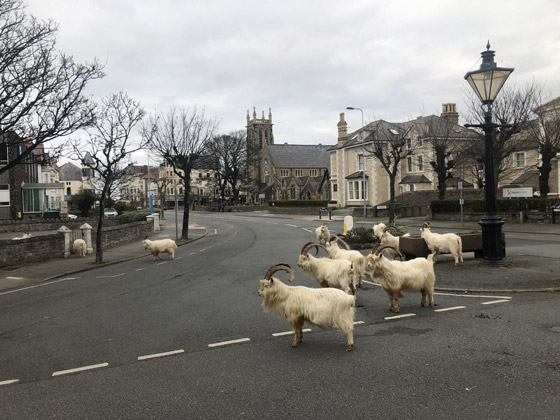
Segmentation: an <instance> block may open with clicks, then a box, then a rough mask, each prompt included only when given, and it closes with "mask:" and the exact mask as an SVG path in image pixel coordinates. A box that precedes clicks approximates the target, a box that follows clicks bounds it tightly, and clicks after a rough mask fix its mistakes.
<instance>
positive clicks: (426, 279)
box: [257, 223, 463, 351]
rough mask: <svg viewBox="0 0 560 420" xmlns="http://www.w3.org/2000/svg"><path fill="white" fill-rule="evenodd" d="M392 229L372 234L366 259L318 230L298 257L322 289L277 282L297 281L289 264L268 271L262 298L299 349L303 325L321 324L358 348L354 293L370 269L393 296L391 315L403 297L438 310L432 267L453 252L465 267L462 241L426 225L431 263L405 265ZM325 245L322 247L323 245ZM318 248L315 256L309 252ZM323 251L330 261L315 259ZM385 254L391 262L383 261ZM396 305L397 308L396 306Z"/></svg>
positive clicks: (262, 283)
mask: <svg viewBox="0 0 560 420" xmlns="http://www.w3.org/2000/svg"><path fill="white" fill-rule="evenodd" d="M391 230H396V228H395V227H394V226H386V225H385V224H383V223H376V224H374V226H373V234H374V236H375V237H376V238H377V239H378V241H379V244H378V245H377V246H376V247H374V248H373V250H372V251H371V253H370V254H369V255H367V256H365V255H363V254H362V253H360V252H359V251H356V250H351V249H350V247H349V246H348V244H347V243H346V242H345V241H344V239H343V238H344V237H343V236H342V235H336V236H331V235H330V232H329V229H328V227H327V224H326V223H325V224H323V225H322V226H320V227H318V228H317V229H316V231H315V233H316V234H317V241H316V242H308V243H306V244H305V245H304V246H303V248H302V250H301V253H300V256H299V260H298V267H299V268H301V270H302V271H303V272H304V274H305V275H306V276H308V277H309V278H311V279H313V280H316V281H317V282H318V283H319V285H320V286H321V288H320V289H315V288H311V287H305V286H288V285H286V284H284V283H282V281H280V280H279V279H278V278H276V277H272V275H273V274H274V273H276V272H277V271H280V270H282V271H285V272H287V273H288V274H289V275H290V280H289V281H290V282H293V281H294V279H295V274H294V270H293V269H292V268H291V267H290V266H289V265H288V264H276V265H274V266H272V267H270V268H269V269H268V271H267V272H266V274H265V276H264V279H262V280H260V287H259V289H258V292H257V293H258V295H259V296H262V298H263V302H262V306H263V308H264V310H265V311H266V312H270V313H275V314H277V315H279V316H281V317H282V318H284V319H285V320H286V321H287V322H288V323H289V324H290V325H292V327H293V331H294V339H293V341H292V346H293V347H296V346H297V345H298V343H300V342H301V341H302V340H303V325H304V323H308V324H313V325H317V326H318V327H321V328H324V329H337V330H339V331H341V332H342V334H344V335H346V351H351V350H352V348H353V347H354V312H355V306H356V297H355V291H356V288H359V287H360V286H361V284H362V281H363V280H364V278H365V276H366V265H367V267H368V268H369V270H370V271H369V274H370V276H371V278H372V279H373V281H374V282H376V283H377V284H379V285H381V286H382V287H383V290H385V292H386V293H387V295H388V296H389V311H391V310H394V311H395V312H399V310H400V305H399V298H401V297H402V296H403V295H402V293H401V292H403V291H405V292H420V293H421V294H422V300H421V302H420V303H421V305H422V306H424V305H425V304H426V296H428V299H429V305H430V306H431V307H433V306H434V284H435V280H436V276H435V273H434V262H435V260H436V256H437V254H438V253H450V254H451V255H453V257H454V258H455V265H458V264H459V263H462V262H463V255H462V242H461V237H460V236H458V235H456V234H454V233H445V234H438V233H433V232H431V230H430V224H429V223H424V224H423V225H422V228H421V237H422V238H423V239H424V241H425V242H426V245H427V246H428V249H429V250H430V252H431V254H430V255H428V257H427V258H422V257H418V258H414V259H411V260H408V261H405V258H404V257H403V255H402V254H401V253H400V251H399V236H394V235H393V234H391ZM323 244H324V245H323ZM313 248H314V249H315V250H316V252H315V256H313V255H311V253H310V252H309V251H310V250H312V249H313ZM319 249H324V250H325V251H326V252H327V253H328V255H329V257H328V258H317V256H316V255H317V254H318V252H319ZM383 250H386V252H387V254H389V256H390V257H391V258H388V257H387V256H384V255H383V254H382V253H381V251H383ZM393 301H394V303H393Z"/></svg>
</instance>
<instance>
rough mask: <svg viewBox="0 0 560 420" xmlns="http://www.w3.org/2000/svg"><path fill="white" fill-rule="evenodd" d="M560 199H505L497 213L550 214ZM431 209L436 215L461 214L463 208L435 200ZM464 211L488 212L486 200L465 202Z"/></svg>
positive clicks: (498, 206) (500, 203)
mask: <svg viewBox="0 0 560 420" xmlns="http://www.w3.org/2000/svg"><path fill="white" fill-rule="evenodd" d="M559 205H560V199H558V198H527V199H524V198H503V199H498V200H496V211H497V212H499V213H516V212H519V211H522V210H537V211H540V212H550V211H551V208H552V207H555V206H559ZM430 207H431V209H432V211H433V212H434V213H459V212H460V211H461V206H460V204H459V200H457V199H454V200H435V201H432V202H431V204H430ZM463 210H464V211H466V212H473V213H484V212H485V211H486V201H485V200H465V204H464V206H463Z"/></svg>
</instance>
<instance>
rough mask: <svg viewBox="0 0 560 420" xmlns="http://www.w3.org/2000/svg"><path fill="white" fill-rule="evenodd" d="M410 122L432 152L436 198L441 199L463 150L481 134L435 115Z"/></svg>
mask: <svg viewBox="0 0 560 420" xmlns="http://www.w3.org/2000/svg"><path fill="white" fill-rule="evenodd" d="M412 123H413V124H414V125H415V126H416V128H417V130H418V131H419V134H418V138H419V139H421V140H422V141H423V142H425V143H427V146H428V147H429V149H431V151H432V153H433V160H431V161H430V166H431V167H432V168H433V169H434V172H435V173H436V177H437V189H438V198H439V199H440V200H443V199H444V198H445V192H446V190H447V184H446V181H447V180H449V179H451V178H453V176H454V169H455V168H457V167H458V166H460V165H461V160H462V158H463V155H464V152H465V151H466V150H468V149H469V148H470V146H471V145H472V142H473V140H476V141H481V136H480V135H479V134H477V133H476V132H475V131H472V130H467V129H466V128H464V127H461V126H459V125H457V124H453V123H452V122H450V121H448V120H446V119H445V118H441V117H437V116H435V115H431V116H429V117H425V118H422V119H421V123H420V124H419V123H418V122H417V121H414V122H412Z"/></svg>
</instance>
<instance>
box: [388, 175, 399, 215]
mask: <svg viewBox="0 0 560 420" xmlns="http://www.w3.org/2000/svg"><path fill="white" fill-rule="evenodd" d="M396 178H397V175H396V174H390V175H389V224H390V225H392V224H393V223H394V221H395V180H396Z"/></svg>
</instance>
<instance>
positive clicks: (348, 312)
mask: <svg viewBox="0 0 560 420" xmlns="http://www.w3.org/2000/svg"><path fill="white" fill-rule="evenodd" d="M278 270H284V271H286V272H287V273H290V281H291V282H292V281H294V277H295V276H294V271H293V270H292V268H291V267H290V266H289V265H287V264H277V265H274V266H272V267H270V268H269V269H268V271H267V272H266V274H265V276H264V279H263V280H261V281H260V287H259V290H258V291H257V293H258V295H259V296H262V297H263V301H262V307H263V309H264V310H265V311H266V312H269V313H275V314H277V315H279V316H281V317H282V318H284V319H285V320H286V321H287V322H288V323H289V324H291V325H292V328H293V330H294V339H293V341H292V347H297V345H298V343H301V342H302V341H303V325H304V324H305V323H308V324H313V325H317V326H318V327H321V328H324V329H337V330H340V332H342V334H344V335H346V351H351V350H352V348H353V347H354V312H355V309H354V308H355V306H356V298H355V297H354V296H349V295H347V294H346V293H344V292H343V291H341V290H338V289H333V288H326V289H313V288H310V287H305V286H288V285H286V284H284V283H282V282H281V281H280V280H278V279H277V278H276V277H272V274H274V273H275V272H276V271H278Z"/></svg>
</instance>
